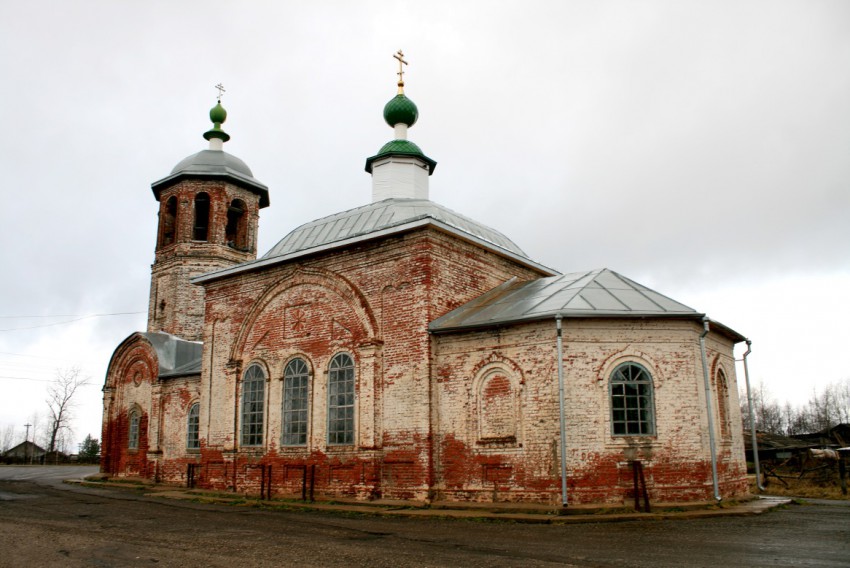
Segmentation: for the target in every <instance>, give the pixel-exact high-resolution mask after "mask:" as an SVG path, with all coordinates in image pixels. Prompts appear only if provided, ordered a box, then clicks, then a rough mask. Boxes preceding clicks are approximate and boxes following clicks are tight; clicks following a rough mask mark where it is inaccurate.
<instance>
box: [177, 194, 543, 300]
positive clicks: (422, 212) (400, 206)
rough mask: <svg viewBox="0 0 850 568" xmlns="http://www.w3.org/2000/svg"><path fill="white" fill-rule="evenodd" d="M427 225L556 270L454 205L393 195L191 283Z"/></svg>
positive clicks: (317, 224) (310, 226) (527, 263)
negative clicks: (263, 253) (532, 258)
mask: <svg viewBox="0 0 850 568" xmlns="http://www.w3.org/2000/svg"><path fill="white" fill-rule="evenodd" d="M425 226H431V227H436V228H438V229H440V230H441V231H445V232H447V233H451V234H453V235H456V236H458V237H460V238H463V239H466V240H468V241H471V242H474V243H476V244H478V245H480V246H482V247H485V248H488V249H490V250H492V251H494V252H496V253H498V254H501V255H503V256H505V257H508V258H510V259H512V260H514V261H515V262H517V263H519V264H522V265H524V266H528V267H531V268H533V269H535V270H538V271H539V272H540V273H542V274H556V273H557V272H556V271H555V270H552V269H551V268H548V267H546V266H543V265H542V264H539V263H537V262H535V261H533V260H531V259H530V258H528V257H527V256H526V254H525V253H524V252H523V251H522V249H520V248H519V247H518V246H517V245H516V244H515V243H514V242H513V241H512V240H510V239H509V238H507V237H506V236H505V235H503V234H502V233H500V232H499V231H496V230H495V229H491V228H489V227H487V226H486V225H482V224H481V223H478V222H477V221H473V220H472V219H470V218H468V217H464V216H463V215H460V214H458V213H455V212H454V211H452V210H451V209H448V208H446V207H443V206H442V205H439V204H437V203H434V202H433V201H429V200H427V199H399V198H390V199H384V200H383V201H378V202H377V203H371V204H369V205H365V206H363V207H357V208H355V209H350V210H348V211H343V212H342V213H337V214H335V215H331V216H329V217H323V218H321V219H317V220H315V221H312V222H310V223H307V224H305V225H301V226H300V227H298V228H297V229H295V230H294V231H292V232H291V233H289V234H288V235H286V236H285V237H284V238H283V239H281V240H280V241H279V242H278V243H277V244H276V245H275V246H274V247H272V248H271V250H269V252H267V253H266V254H265V255H263V257H262V258H260V259H257V260H254V261H250V262H245V263H243V264H239V265H237V266H234V267H232V268H226V269H224V270H219V271H217V272H210V273H208V274H204V275H202V276H198V277H196V278H193V279H192V282H193V283H195V284H200V283H203V282H210V281H212V280H217V279H219V278H224V277H227V276H230V275H233V274H239V273H242V272H247V271H251V270H258V269H260V268H262V267H264V266H270V265H274V264H279V263H282V262H287V261H289V260H292V259H295V258H298V257H301V256H305V255H309V254H314V253H318V252H323V251H327V250H332V249H337V248H342V247H345V246H350V245H353V244H357V243H360V242H364V241H368V240H372V239H377V238H382V237H385V236H388V235H393V234H398V233H403V232H406V231H412V230H415V229H418V228H421V227H425Z"/></svg>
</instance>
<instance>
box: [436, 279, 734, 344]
mask: <svg viewBox="0 0 850 568" xmlns="http://www.w3.org/2000/svg"><path fill="white" fill-rule="evenodd" d="M558 315H560V316H561V317H587V318H594V317H685V318H689V319H691V318H692V319H700V318H702V317H703V315H704V314H701V313H699V312H697V311H696V310H694V309H693V308H690V307H688V306H686V305H684V304H681V303H679V302H677V301H675V300H673V299H670V298H668V297H667V296H664V295H663V294H659V293H658V292H656V291H654V290H651V289H649V288H647V287H646V286H643V285H641V284H638V283H637V282H635V281H633V280H630V279H628V278H626V277H625V276H622V275H620V274H617V273H616V272H614V271H613V270H609V269H607V268H602V269H597V270H591V271H590V272H574V273H572V274H563V275H560V276H551V277H548V278H540V279H538V280H531V281H527V282H519V281H516V280H509V281H508V282H505V283H504V284H502V285H501V286H498V287H497V288H494V289H493V290H491V291H489V292H487V293H485V294H483V295H482V296H479V297H478V298H476V299H474V300H472V301H471V302H468V303H466V304H464V305H462V306H460V307H459V308H457V309H455V310H452V311H451V312H449V313H447V314H446V315H444V316H442V317H440V318H437V319H436V320H434V321H433V322H431V324H430V325H429V326H428V329H429V330H430V331H432V332H445V331H451V330H457V329H467V328H476V327H489V326H496V325H503V324H508V323H515V322H521V321H531V320H539V319H547V318H554V317H555V316H558ZM724 329H726V330H728V328H725V327H724ZM728 331H730V332H731V331H732V330H728ZM732 333H735V332H732Z"/></svg>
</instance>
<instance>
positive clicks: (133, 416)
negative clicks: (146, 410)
mask: <svg viewBox="0 0 850 568" xmlns="http://www.w3.org/2000/svg"><path fill="white" fill-rule="evenodd" d="M141 418H142V417H141V414H140V413H139V411H138V409H135V408H134V409H133V410H131V411H130V415H129V416H128V417H127V423H128V424H127V448H128V449H131V450H138V449H139V423H140V422H141Z"/></svg>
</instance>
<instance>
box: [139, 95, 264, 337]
mask: <svg viewBox="0 0 850 568" xmlns="http://www.w3.org/2000/svg"><path fill="white" fill-rule="evenodd" d="M226 119H227V112H226V111H225V110H224V107H222V106H221V97H220V96H219V100H218V102H217V103H216V105H215V106H214V107H213V108H212V110H210V120H211V121H212V123H213V127H212V129H210V130H208V131H207V132H205V133H204V138H206V139H207V140H208V141H209V148H208V149H206V150H202V151H200V152H198V153H197V154H193V155H191V156H189V157H188V158H186V159H184V160H182V161H181V162H180V163H179V164H177V165H176V166H175V167H174V169H173V170H171V173H170V174H169V175H168V176H167V177H164V178H163V179H161V180H159V181H157V182H154V183H153V184H151V188H152V189H153V194H154V197H155V198H156V200H157V201H158V202H159V226H158V230H157V241H156V256H155V260H154V263H153V266H152V267H151V289H150V303H149V305H148V331H149V332H154V331H161V332H165V333H170V334H172V335H176V336H178V337H180V338H182V339H186V340H189V341H200V340H201V337H202V334H203V325H204V289H203V287H201V286H196V285H194V284H192V283H191V279H192V278H194V277H195V276H200V275H201V274H205V273H207V272H212V271H215V270H220V269H223V268H228V267H231V266H234V265H236V264H240V263H243V262H247V261H249V260H254V259H256V258H257V224H258V221H259V210H260V209H262V208H263V207H268V205H269V191H268V188H267V187H266V186H265V185H263V184H262V183H260V182H259V181H257V180H256V179H254V176H253V174H252V173H251V170H250V169H249V168H248V166H247V165H246V164H245V162H243V161H242V160H240V159H239V158H237V157H236V156H233V155H231V154H228V153H227V152H225V151H224V150H223V149H222V148H223V145H224V143H225V142H227V141H228V140H229V139H230V135H228V134H227V133H226V132H224V130H222V129H221V125H222V124H223V123H224V121H225V120H226Z"/></svg>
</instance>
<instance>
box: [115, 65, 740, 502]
mask: <svg viewBox="0 0 850 568" xmlns="http://www.w3.org/2000/svg"><path fill="white" fill-rule="evenodd" d="M399 66H400V67H401V60H400V63H399ZM399 78H400V80H399V89H398V94H397V96H395V97H394V98H392V99H391V100H390V101H389V102H388V103H387V105H386V106H385V108H384V119H385V120H386V122H387V124H388V125H389V126H390V127H391V128H392V129H393V131H394V132H393V139H392V140H391V141H390V142H387V143H386V144H385V145H384V146H383V147H381V148H380V150H378V152H377V153H376V154H375V155H374V156H371V157H369V158H368V159H367V160H366V171H367V172H368V173H369V174H370V175H371V177H372V201H371V203H368V204H365V205H363V206H362V207H358V208H355V209H351V210H349V211H343V212H340V213H336V214H334V215H331V216H328V217H324V218H321V219H317V220H315V221H311V222H309V223H306V224H304V225H301V226H300V227H298V228H296V229H294V230H293V231H291V232H290V233H289V234H288V235H286V236H285V237H283V239H281V240H280V241H279V242H278V243H277V244H276V245H275V246H274V247H273V248H272V249H271V250H269V251H268V252H266V253H265V255H263V256H261V257H259V258H257V227H258V219H259V213H260V210H261V209H263V208H264V207H267V206H269V204H270V201H269V188H267V187H266V186H265V185H263V183H261V182H260V181H258V180H257V179H256V178H254V175H253V173H252V172H251V170H250V169H249V168H248V166H247V165H246V164H245V162H243V161H242V160H240V159H239V158H237V157H235V156H233V155H231V154H229V153H227V152H225V151H224V150H223V145H224V143H225V142H227V140H228V139H229V136H228V134H226V133H225V132H224V130H223V129H222V123H224V121H225V118H226V113H225V111H224V109H223V108H222V106H221V103H220V101H219V103H218V104H217V105H216V106H215V107H214V108H213V109H212V110H211V111H210V119H211V120H212V122H213V127H212V128H211V129H210V130H209V131H208V132H206V133H205V134H204V137H205V138H206V139H207V140H208V141H209V148H208V149H205V150H202V151H200V152H198V153H197V154H194V155H192V156H189V157H188V158H186V159H184V160H183V161H181V162H179V163H178V164H177V165H176V166H175V167H174V169H173V170H172V171H171V173H170V174H169V175H167V176H166V177H164V178H162V179H161V180H159V181H157V182H155V183H153V185H152V189H153V195H154V197H155V199H156V201H157V202H158V204H159V205H158V207H159V224H158V234H157V235H156V255H155V260H154V263H153V266H152V269H151V287H150V303H149V311H148V324H147V330H146V331H143V332H137V333H133V334H132V335H130V336H129V337H128V338H126V339H125V340H124V341H123V342H122V343H121V344H120V345H119V346H118V347H117V348H116V350H115V352H114V354H113V356H112V358H111V360H110V363H109V368H108V371H107V375H106V382H105V385H104V388H103V392H104V398H103V438H102V439H103V457H102V463H101V469H102V471H103V472H104V473H106V474H109V475H111V476H116V477H123V476H127V477H142V478H147V479H151V480H156V481H160V482H164V483H174V484H183V485H189V486H195V487H203V488H209V489H214V490H228V491H235V492H240V493H247V494H255V495H259V494H262V495H264V496H271V497H294V498H301V497H304V496H306V495H307V494H308V493H309V494H310V495H312V496H315V497H316V498H332V497H337V498H338V497H354V498H358V499H378V498H384V499H410V500H417V501H430V500H434V501H440V500H442V501H529V502H539V503H548V504H558V503H561V504H567V503H570V504H572V503H600V504H617V505H622V504H623V503H630V502H631V501H632V500H633V499H634V498H635V496H636V494H638V495H641V496H644V497H646V498H648V499H649V500H651V501H655V502H687V501H711V500H713V499H720V498H724V499H725V498H730V497H736V496H741V495H745V494H746V493H747V480H746V464H745V461H744V450H743V438H742V431H741V419H740V412H739V405H738V395H737V387H736V376H735V361H734V356H733V348H734V346H735V344H736V343H738V342H741V341H743V340H744V337H743V336H741V335H740V334H738V333H737V332H735V331H733V330H731V329H729V328H728V327H725V326H723V325H721V324H719V323H717V322H714V321H712V320H709V319H708V318H706V317H705V316H704V314H702V313H699V312H697V311H695V310H693V309H691V308H689V307H687V306H685V305H683V304H680V303H678V302H676V301H674V300H672V299H670V298H668V297H666V296H664V295H662V294H660V293H658V292H655V291H653V290H650V289H649V288H647V287H645V286H642V285H640V284H638V283H636V282H634V281H632V280H630V279H629V278H627V277H625V276H623V275H620V274H618V273H616V272H614V271H612V270H608V269H598V270H589V271H584V272H572V273H569V274H561V273H558V272H556V271H554V270H552V269H550V268H547V267H545V266H543V265H541V264H539V263H538V262H535V261H534V260H533V259H531V258H529V257H528V256H527V255H526V254H525V253H524V252H523V251H522V249H521V248H519V246H517V245H516V244H515V243H514V242H513V241H511V240H510V239H509V238H508V237H506V236H505V235H503V234H502V233H500V232H499V231H497V230H495V229H492V228H490V227H487V226H484V225H482V224H481V223H478V222H476V221H474V220H473V219H471V218H469V217H466V216H464V215H461V214H459V213H456V212H454V211H451V210H450V209H447V208H446V207H443V206H441V205H439V204H437V203H435V202H433V201H430V200H429V191H428V182H429V177H430V176H431V175H432V174H433V173H434V170H435V167H436V165H437V164H436V162H435V161H434V160H432V159H431V158H429V157H428V156H426V155H425V154H424V153H423V151H422V150H421V149H420V148H419V147H418V146H417V145H416V144H414V143H413V142H411V141H409V140H408V129H409V128H410V127H412V126H413V125H414V123H415V122H416V120H417V118H418V110H417V107H416V105H414V103H413V102H412V101H411V100H410V99H409V98H408V97H407V96H406V95H405V94H404V89H403V87H404V83H403V81H402V80H401V79H402V78H403V75H402V74H401V73H399ZM364 197H365V196H364Z"/></svg>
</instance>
